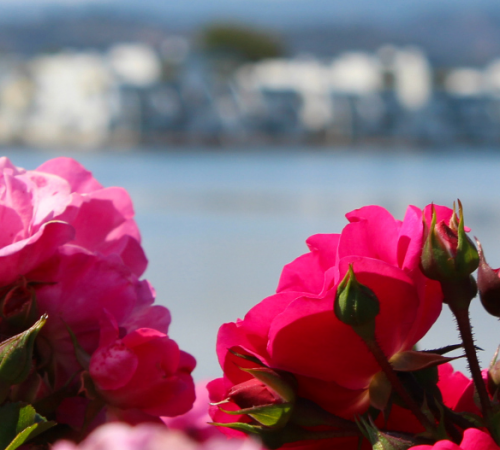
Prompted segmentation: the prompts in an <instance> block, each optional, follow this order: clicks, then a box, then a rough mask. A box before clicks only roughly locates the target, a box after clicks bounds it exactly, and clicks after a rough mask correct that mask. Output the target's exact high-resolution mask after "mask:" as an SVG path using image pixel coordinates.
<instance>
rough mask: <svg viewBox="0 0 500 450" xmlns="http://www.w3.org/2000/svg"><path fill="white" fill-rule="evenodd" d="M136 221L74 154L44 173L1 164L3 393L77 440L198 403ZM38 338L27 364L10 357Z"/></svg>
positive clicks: (121, 196) (119, 194)
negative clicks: (96, 429) (95, 429)
mask: <svg viewBox="0 0 500 450" xmlns="http://www.w3.org/2000/svg"><path fill="white" fill-rule="evenodd" d="M133 216H134V210H133V207H132V202H131V200H130V197H129V195H128V194H127V192H126V191H125V190H124V189H121V188H103V187H102V186H101V185H100V184H99V183H98V182H97V181H96V180H95V179H94V178H93V177H92V175H91V173H90V172H88V171H87V170H85V169H84V168H83V167H82V166H81V165H80V164H79V163H77V162H76V161H74V160H72V159H69V158H57V159H54V160H51V161H48V162H47V163H45V164H43V165H42V166H40V167H38V168H37V169H36V170H34V171H30V170H24V169H21V168H18V167H15V166H14V165H12V163H11V162H10V161H9V160H8V159H7V158H1V159H0V220H1V226H2V231H1V234H0V295H1V297H0V334H1V336H2V337H3V339H2V340H3V341H4V343H1V344H0V349H1V357H2V358H3V360H2V362H1V363H0V384H1V386H0V390H2V391H3V394H2V396H3V398H4V399H5V400H7V401H8V400H10V401H24V402H28V403H32V404H33V405H35V408H36V409H37V412H39V413H41V414H43V415H44V416H46V417H48V418H50V419H53V420H56V421H57V423H59V424H67V425H68V426H69V427H70V428H71V429H73V430H75V436H76V432H80V431H81V430H82V429H83V428H84V427H88V426H89V424H91V423H92V422H93V424H92V425H93V426H95V425H97V424H99V423H102V422H104V421H106V420H110V419H112V418H113V419H121V420H127V421H131V422H141V421H155V420H156V421H158V420H159V419H158V416H173V415H178V414H182V413H184V412H186V411H188V410H189V409H190V408H191V406H192V404H193V401H194V398H195V394H194V384H193V380H192V377H191V372H192V370H193V369H194V367H195V364H196V362H195V359H194V358H193V357H192V356H191V355H189V354H187V353H185V352H183V351H182V350H180V349H179V347H178V346H177V344H176V343H175V342H174V341H173V340H172V339H170V338H169V337H168V334H167V333H168V327H169V323H170V313H169V311H168V309H166V308H164V307H162V306H158V305H153V302H154V296H155V293H154V290H153V288H152V287H151V285H150V284H149V283H148V282H147V281H146V280H142V281H141V280H140V279H139V277H140V276H141V275H142V274H143V272H144V270H145V269H146V266H147V260H146V257H145V255H144V252H143V250H142V247H141V245H140V235H139V230H138V228H137V225H136V223H135V221H134V218H133ZM40 317H42V319H40ZM47 317H48V318H47ZM39 319H40V320H39ZM35 334H36V335H37V336H36V340H35V341H34V347H33V345H32V346H31V347H33V348H31V347H30V345H29V343H30V342H31V340H30V339H26V342H27V343H25V344H24V345H23V342H24V341H19V339H18V341H19V342H21V344H19V345H17V347H16V349H17V350H18V351H20V352H21V351H24V352H25V353H26V352H32V355H33V360H32V358H31V357H30V358H28V359H27V360H26V364H25V365H26V366H27V367H25V368H24V369H25V370H18V368H19V363H18V360H15V361H14V362H15V363H16V365H14V364H13V363H11V364H8V362H9V358H10V359H11V360H12V358H13V357H12V352H11V351H10V347H9V346H8V343H10V342H12V339H10V340H5V339H6V338H11V337H16V336H17V337H20V336H26V335H29V336H32V335H35Z"/></svg>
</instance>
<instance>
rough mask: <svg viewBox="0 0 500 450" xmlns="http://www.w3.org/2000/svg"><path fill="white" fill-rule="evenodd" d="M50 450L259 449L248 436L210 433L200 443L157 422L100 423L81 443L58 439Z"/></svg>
mask: <svg viewBox="0 0 500 450" xmlns="http://www.w3.org/2000/svg"><path fill="white" fill-rule="evenodd" d="M52 448H53V450H167V449H172V450H261V447H260V445H258V444H257V442H255V441H253V440H251V439H245V440H240V439H233V440H228V439H226V438H225V437H223V436H218V437H212V438H211V439H209V440H207V441H205V442H203V443H200V442H196V441H193V440H191V439H190V438H189V437H188V436H186V435H185V434H183V433H182V432H180V431H169V430H167V429H166V428H165V427H162V426H158V425H139V426H137V427H130V426H128V425H125V424H122V423H113V424H108V425H103V426H102V427H100V428H98V429H97V430H95V431H94V432H93V433H92V434H91V435H90V436H88V437H87V438H86V439H85V440H84V441H83V442H81V443H80V444H78V445H77V444H74V443H72V442H68V441H59V442H57V443H56V444H55V445H54V446H53V447H52Z"/></svg>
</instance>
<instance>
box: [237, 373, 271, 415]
mask: <svg viewBox="0 0 500 450" xmlns="http://www.w3.org/2000/svg"><path fill="white" fill-rule="evenodd" d="M228 399H229V400H231V401H233V402H234V403H236V404H237V405H238V406H239V407H240V408H241V409H246V408H252V407H254V406H263V405H271V404H273V403H280V402H281V399H280V398H279V397H278V396H277V395H276V394H274V393H273V392H272V391H271V390H270V389H269V388H268V387H267V386H266V385H265V384H264V383H263V382H262V381H259V380H257V379H256V378H252V379H251V380H248V381H245V382H243V383H240V384H237V385H236V386H233V387H232V388H231V390H230V391H229V393H228Z"/></svg>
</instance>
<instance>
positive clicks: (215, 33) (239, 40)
mask: <svg viewBox="0 0 500 450" xmlns="http://www.w3.org/2000/svg"><path fill="white" fill-rule="evenodd" d="M201 44H202V47H203V48H204V49H205V50H206V51H208V52H210V53H215V54H222V55H225V56H231V57H234V58H236V59H240V60H246V61H258V60H260V59H265V58H276V57H279V56H283V55H284V53H285V49H284V45H283V43H282V41H281V40H280V39H279V38H278V37H277V36H276V35H274V34H272V33H269V32H267V31H262V30H257V29H252V28H249V27H247V26H245V25H236V24H213V25H210V26H208V27H207V28H206V29H205V30H204V31H203V33H202V35H201Z"/></svg>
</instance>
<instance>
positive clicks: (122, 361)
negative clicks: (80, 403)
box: [89, 328, 196, 416]
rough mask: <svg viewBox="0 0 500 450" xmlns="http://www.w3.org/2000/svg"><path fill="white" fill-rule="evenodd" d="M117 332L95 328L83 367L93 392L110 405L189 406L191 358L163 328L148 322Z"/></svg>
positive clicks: (168, 409) (167, 412)
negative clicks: (97, 337) (96, 340)
mask: <svg viewBox="0 0 500 450" xmlns="http://www.w3.org/2000/svg"><path fill="white" fill-rule="evenodd" d="M113 331H115V333H113ZM117 338H118V329H117V328H115V329H114V330H111V331H110V330H105V331H104V333H101V343H100V346H99V348H98V349H97V350H96V351H95V352H94V353H93V355H92V358H91V360H90V367H89V373H90V376H91V377H92V380H93V381H94V383H95V386H96V388H97V390H98V392H99V394H100V395H101V396H102V398H103V399H104V400H105V401H106V402H107V404H108V405H109V406H110V407H111V408H113V407H116V408H119V409H123V410H127V409H138V410H140V411H142V412H144V413H146V414H150V415H152V416H176V415H179V414H183V413H185V412H187V411H188V410H189V409H190V408H191V407H192V405H193V402H194V398H195V397H194V383H193V379H192V378H191V372H192V371H193V369H194V367H195V365H196V361H195V360H194V358H193V357H192V356H191V355H189V354H188V353H186V352H183V351H181V350H179V346H178V345H177V344H176V343H175V342H174V341H173V340H172V339H170V338H169V337H168V336H167V335H166V334H164V333H161V332H160V331H157V330H153V329H150V328H140V329H138V330H135V331H132V332H131V333H128V334H126V335H125V336H124V337H123V338H121V339H117Z"/></svg>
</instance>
